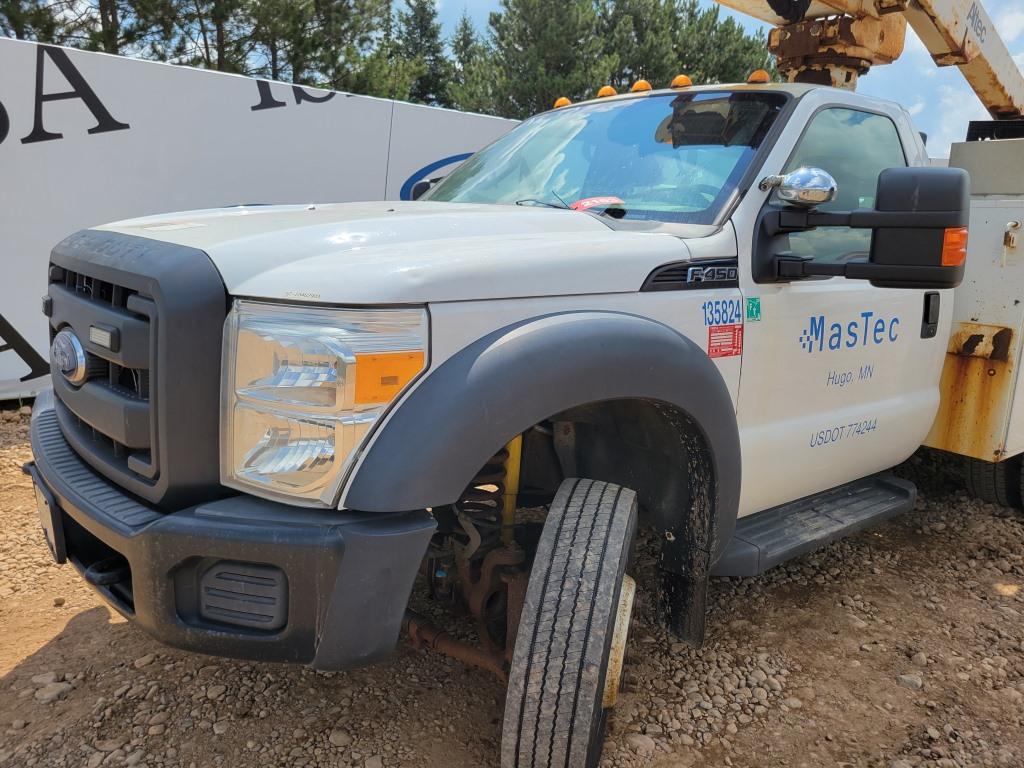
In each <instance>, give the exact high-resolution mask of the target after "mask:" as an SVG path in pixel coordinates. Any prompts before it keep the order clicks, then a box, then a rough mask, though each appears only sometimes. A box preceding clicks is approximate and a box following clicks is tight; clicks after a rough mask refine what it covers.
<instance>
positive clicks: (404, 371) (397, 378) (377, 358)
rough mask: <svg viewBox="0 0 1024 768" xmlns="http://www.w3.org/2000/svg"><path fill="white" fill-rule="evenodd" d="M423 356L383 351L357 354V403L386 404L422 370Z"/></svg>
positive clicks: (413, 353)
mask: <svg viewBox="0 0 1024 768" xmlns="http://www.w3.org/2000/svg"><path fill="white" fill-rule="evenodd" d="M423 361H424V355H423V352H422V351H416V352H382V353H379V354H357V355H356V391H355V402H356V405H373V404H379V403H389V402H391V401H392V400H393V399H394V398H395V396H396V395H397V394H398V393H399V392H401V391H402V389H403V388H404V387H405V385H406V384H408V383H409V382H410V381H412V380H413V379H414V378H415V377H416V374H418V373H419V372H420V371H422V370H423Z"/></svg>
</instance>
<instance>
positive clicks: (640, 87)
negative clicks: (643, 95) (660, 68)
mask: <svg viewBox="0 0 1024 768" xmlns="http://www.w3.org/2000/svg"><path fill="white" fill-rule="evenodd" d="M629 90H630V91H632V92H633V93H639V92H641V91H649V90H651V84H650V83H649V82H647V81H646V80H637V81H636V82H635V83H633V87H632V88H630V89H629Z"/></svg>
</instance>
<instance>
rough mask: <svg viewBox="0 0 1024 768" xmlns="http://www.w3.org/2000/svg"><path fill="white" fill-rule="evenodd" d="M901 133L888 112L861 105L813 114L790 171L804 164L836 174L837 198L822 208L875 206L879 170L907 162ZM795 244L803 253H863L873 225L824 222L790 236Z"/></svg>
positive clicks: (834, 256) (830, 256) (840, 257)
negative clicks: (863, 109) (828, 224)
mask: <svg viewBox="0 0 1024 768" xmlns="http://www.w3.org/2000/svg"><path fill="white" fill-rule="evenodd" d="M906 164H907V160H906V157H905V156H904V154H903V146H902V144H900V137H899V133H897V131H896V126H895V125H893V122H892V120H890V119H889V118H888V117H885V116H884V115H876V114H874V113H871V112H861V111H859V110H855V109H841V108H830V109H824V110H822V111H821V112H819V113H818V114H816V115H815V116H814V117H813V118H811V122H810V124H809V125H808V126H807V130H806V131H805V132H804V135H803V136H802V137H801V138H800V142H799V143H798V144H797V147H796V151H795V152H794V153H793V156H792V158H790V161H789V163H788V164H787V165H786V172H789V171H792V170H795V169H797V168H799V167H800V166H803V165H809V166H814V167H817V168H821V169H823V170H826V171H828V172H829V173H830V174H832V176H833V178H835V180H836V184H837V194H836V197H835V200H833V201H832V202H831V203H828V204H826V205H821V206H818V209H819V210H822V211H854V210H857V209H858V208H874V207H875V192H876V190H877V188H878V174H880V173H881V172H882V171H883V170H885V169H886V168H893V167H897V166H906ZM789 243H790V249H791V250H792V251H793V253H795V254H797V255H799V256H813V257H814V258H815V259H817V260H819V261H826V262H840V261H844V260H846V259H847V258H849V257H850V256H853V255H856V256H863V255H865V254H867V252H868V251H869V250H870V248H871V230H870V229H851V228H850V227H819V228H818V229H816V230H813V231H810V232H797V233H794V234H792V235H790V237H789Z"/></svg>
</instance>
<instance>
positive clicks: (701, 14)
mask: <svg viewBox="0 0 1024 768" xmlns="http://www.w3.org/2000/svg"><path fill="white" fill-rule="evenodd" d="M674 5H675V13H674V14H673V20H674V23H673V26H672V47H673V49H674V51H675V60H676V62H677V66H678V71H679V72H682V73H684V74H687V75H689V76H690V78H691V79H692V80H693V82H694V83H737V82H739V83H742V82H744V81H745V80H746V79H747V75H749V74H750V73H751V72H752V71H753V70H755V69H767V70H768V71H769V72H773V73H774V71H775V67H774V63H773V58H772V56H771V55H770V54H769V53H768V43H767V40H766V39H765V36H764V35H763V34H761V33H758V34H755V35H748V34H747V33H746V32H744V31H743V27H741V26H740V25H739V24H738V23H737V22H736V21H735V20H734V19H731V18H729V19H725V20H724V21H723V20H722V19H721V18H720V10H721V9H720V8H719V6H717V5H715V6H711V7H709V8H701V7H700V5H699V4H698V2H697V0H676V2H675V3H674Z"/></svg>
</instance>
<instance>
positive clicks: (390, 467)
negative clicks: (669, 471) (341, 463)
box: [342, 311, 741, 559]
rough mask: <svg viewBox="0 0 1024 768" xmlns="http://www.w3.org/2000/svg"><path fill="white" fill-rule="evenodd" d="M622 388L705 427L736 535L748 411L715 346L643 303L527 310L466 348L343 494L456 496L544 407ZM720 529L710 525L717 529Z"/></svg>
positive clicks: (373, 507)
mask: <svg viewBox="0 0 1024 768" xmlns="http://www.w3.org/2000/svg"><path fill="white" fill-rule="evenodd" d="M618 399H644V400H651V401H661V402H664V403H668V404H670V405H672V406H675V407H676V408H678V409H679V410H681V411H682V412H683V413H685V414H686V415H688V416H689V417H690V419H691V420H692V421H693V422H694V423H695V424H696V425H697V427H698V428H699V429H700V430H701V432H702V433H703V438H704V440H705V441H706V443H707V446H708V448H709V450H710V453H711V456H712V463H713V469H714V478H715V483H714V485H715V488H714V489H713V496H714V517H715V529H716V530H715V531H714V533H713V534H712V535H713V539H714V540H713V542H712V541H706V542H705V546H707V547H708V548H709V549H712V550H714V554H713V556H712V559H714V558H715V555H717V554H719V553H720V552H721V551H722V549H723V548H724V546H725V544H727V543H728V541H729V539H730V538H731V537H732V532H733V529H734V527H735V521H736V513H737V510H738V507H739V493H740V468H741V461H740V443H739V431H738V428H737V425H736V411H735V407H734V405H733V402H732V398H731V397H730V395H729V391H728V388H727V387H726V384H725V381H724V380H723V378H722V375H721V374H720V373H719V371H718V368H717V367H716V366H715V364H714V363H713V362H711V360H710V359H709V358H708V356H707V354H706V353H705V352H704V350H703V349H701V348H700V347H698V346H697V345H696V344H695V343H694V342H693V341H691V340H690V339H688V338H686V337H684V336H682V335H680V334H679V333H677V332H676V331H674V330H673V329H671V328H669V327H668V326H666V325H663V324H662V323H659V322H657V321H654V320H650V319H647V318H643V317H639V316H637V315H631V314H625V313H618V312H602V311H582V312H567V313H561V314H554V315H546V316H541V317H536V318H532V319H529V320H524V321H522V322H518V323H514V324H512V325H509V326H506V327H504V328H501V329H499V330H497V331H494V332H492V333H490V334H488V335H487V336H484V337H483V338H481V339H479V340H477V341H476V342H474V343H472V344H470V345H469V346H467V347H465V348H463V349H462V350H460V351H459V352H457V353H455V354H454V355H453V356H452V357H450V358H449V359H447V360H445V361H444V362H443V363H442V364H441V365H439V366H438V367H437V368H436V369H435V370H434V371H432V372H430V373H428V374H427V376H426V378H425V379H424V380H423V381H422V382H421V383H420V384H419V385H418V386H417V387H415V388H414V389H413V390H412V391H411V392H410V393H409V395H408V397H406V398H405V400H404V401H402V402H401V403H400V405H399V406H398V407H397V408H396V410H395V411H394V412H393V413H392V414H391V416H390V418H389V419H388V420H387V421H386V422H385V423H384V424H383V425H382V426H381V428H380V431H379V432H378V433H377V435H376V437H375V439H374V440H372V442H371V443H370V445H369V447H368V448H367V450H366V453H365V455H364V456H363V459H362V462H361V463H360V464H359V465H358V467H357V468H356V469H355V471H354V474H353V476H352V477H351V478H350V480H349V483H348V487H347V492H346V493H345V494H344V497H343V499H342V506H343V507H345V508H347V509H356V510H360V511H365V512H392V511H395V510H409V509H423V508H426V507H439V506H444V505H448V504H453V503H455V502H456V501H457V500H458V499H459V497H460V496H461V495H462V493H463V491H464V490H465V487H466V484H467V483H468V482H469V480H470V479H472V478H473V477H474V475H475V474H476V473H477V471H478V470H479V469H480V467H482V466H483V464H484V463H485V462H486V461H487V460H488V459H489V458H490V457H491V456H493V455H494V454H495V453H497V451H499V450H500V449H501V447H502V446H503V445H505V444H506V443H507V442H508V441H509V440H511V439H512V438H513V437H515V436H516V435H517V434H520V433H521V432H523V431H525V430H527V429H529V428H530V427H532V426H533V425H534V424H537V423H539V422H541V421H543V420H544V419H548V418H550V417H551V416H553V415H555V414H557V413H560V412H562V411H566V410H568V409H570V408H574V407H577V406H581V405H586V404H589V403H596V402H600V401H607V400H618ZM709 533H710V532H709Z"/></svg>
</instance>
